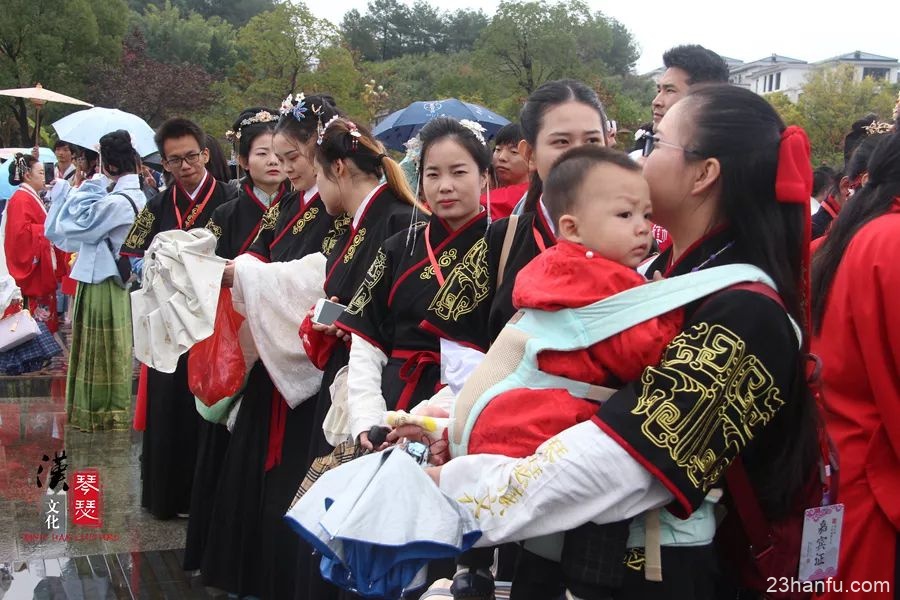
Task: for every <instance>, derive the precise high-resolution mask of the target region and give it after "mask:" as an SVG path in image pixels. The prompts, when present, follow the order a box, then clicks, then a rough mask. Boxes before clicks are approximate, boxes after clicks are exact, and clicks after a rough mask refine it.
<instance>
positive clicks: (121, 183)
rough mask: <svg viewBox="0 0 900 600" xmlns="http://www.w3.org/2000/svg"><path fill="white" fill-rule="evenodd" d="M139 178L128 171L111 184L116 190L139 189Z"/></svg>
mask: <svg viewBox="0 0 900 600" xmlns="http://www.w3.org/2000/svg"><path fill="white" fill-rule="evenodd" d="M140 187H141V180H140V179H139V178H138V176H137V175H136V174H135V173H128V174H127V175H122V176H121V177H119V180H118V181H116V185H114V186H113V191H114V192H118V191H119V190H135V189H140Z"/></svg>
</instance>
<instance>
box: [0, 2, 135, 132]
mask: <svg viewBox="0 0 900 600" xmlns="http://www.w3.org/2000/svg"><path fill="white" fill-rule="evenodd" d="M127 14H128V9H127V6H126V4H125V2H124V0H109V2H90V1H89V0H67V1H66V2H57V1H55V0H5V1H4V3H3V18H2V19H0V87H4V88H5V87H31V86H33V85H34V84H35V83H37V82H40V83H41V84H42V85H43V86H44V87H45V88H48V89H51V90H54V91H59V92H61V93H65V94H67V95H70V96H75V97H78V96H79V95H80V94H83V92H84V90H85V80H86V76H87V74H88V73H89V71H90V69H91V66H92V65H93V64H101V63H103V62H108V61H115V60H116V59H117V58H118V55H119V53H120V51H121V40H122V36H123V35H124V33H125V29H126V25H127V23H126V19H127ZM0 110H2V111H3V112H4V113H5V115H11V116H12V117H13V118H14V120H15V123H16V129H17V131H16V133H17V135H16V138H17V139H16V140H15V141H16V142H24V141H25V140H28V139H30V132H29V127H28V112H29V110H30V107H29V106H28V105H27V103H26V102H24V101H21V100H15V99H4V100H2V101H0ZM72 110H73V108H72V107H71V106H68V107H67V106H65V105H60V104H48V105H47V107H46V109H45V110H44V111H43V114H44V117H43V120H44V122H49V120H51V119H55V118H58V117H60V116H62V115H63V114H65V113H67V112H71V111H72ZM32 112H33V111H32ZM10 141H12V140H10Z"/></svg>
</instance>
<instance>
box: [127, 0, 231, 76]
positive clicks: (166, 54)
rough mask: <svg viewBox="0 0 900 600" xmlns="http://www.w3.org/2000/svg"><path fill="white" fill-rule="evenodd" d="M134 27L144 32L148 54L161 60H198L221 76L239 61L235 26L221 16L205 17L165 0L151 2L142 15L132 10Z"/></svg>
mask: <svg viewBox="0 0 900 600" xmlns="http://www.w3.org/2000/svg"><path fill="white" fill-rule="evenodd" d="M132 26H133V27H136V28H138V29H139V30H140V31H141V33H142V34H143V37H144V39H145V40H146V43H147V53H148V55H149V56H150V57H151V58H153V59H155V60H158V61H160V62H164V63H170V64H181V63H196V64H199V65H201V66H202V67H203V68H204V69H205V70H206V71H207V72H209V73H213V74H219V75H222V74H224V73H225V71H226V70H227V69H228V68H229V67H231V66H232V65H234V63H235V62H237V51H236V49H235V43H234V37H235V30H234V27H232V26H231V25H230V24H229V23H227V22H225V21H223V20H222V19H221V18H219V17H210V18H209V19H204V18H203V17H202V16H200V15H199V14H198V13H195V12H191V13H187V12H186V11H184V10H182V9H180V8H178V6H175V5H173V4H172V3H171V2H170V1H169V0H166V3H165V5H163V6H162V7H157V6H155V5H152V4H151V5H149V6H147V8H146V9H145V10H144V12H143V13H142V14H139V13H132Z"/></svg>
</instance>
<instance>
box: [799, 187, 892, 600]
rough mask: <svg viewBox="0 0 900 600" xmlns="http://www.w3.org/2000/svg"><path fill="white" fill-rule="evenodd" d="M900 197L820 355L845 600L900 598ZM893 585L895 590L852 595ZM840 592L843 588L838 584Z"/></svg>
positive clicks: (863, 242)
mask: <svg viewBox="0 0 900 600" xmlns="http://www.w3.org/2000/svg"><path fill="white" fill-rule="evenodd" d="M898 261H900V197H898V198H896V199H895V200H894V204H893V206H892V208H891V209H890V211H889V212H888V214H885V215H883V216H881V217H878V218H877V219H874V220H873V221H871V222H870V223H868V224H866V225H865V226H864V227H863V228H862V229H860V230H859V232H857V234H856V235H855V236H854V237H853V240H852V241H851V242H850V244H849V245H848V246H847V249H846V251H845V252H844V256H843V259H842V260H841V264H840V266H839V267H838V270H837V273H836V274H835V278H834V282H833V283H832V287H831V291H830V293H829V296H828V303H827V304H826V307H825V315H824V319H823V324H822V330H821V332H820V333H819V335H817V336H816V337H815V338H814V339H813V342H812V350H813V352H814V353H816V354H818V355H819V356H820V357H821V359H822V362H823V367H824V369H823V373H822V378H823V383H824V403H825V411H824V414H825V419H826V424H827V426H828V432H829V433H830V434H831V437H832V439H833V440H834V443H835V444H836V445H837V450H838V453H839V456H840V466H841V472H840V491H839V494H840V497H839V500H840V502H842V503H843V504H844V505H845V516H844V529H843V532H842V535H841V553H840V562H839V566H838V575H839V579H840V580H841V581H842V582H843V589H844V592H843V593H842V594H837V593H831V594H826V595H825V596H823V597H824V598H835V599H836V598H841V599H842V600H848V599H854V598H866V599H877V598H883V599H887V598H894V597H895V596H894V595H893V593H894V592H893V590H894V588H895V586H897V585H898V584H900V580H898V574H897V572H896V571H897V565H898V557H897V547H898V541H900V537H898V532H900V304H898V302H897V290H898V289H900V269H898V268H897V263H898ZM853 581H860V582H862V581H870V582H874V581H889V582H891V583H890V589H891V592H887V591H882V592H880V593H871V592H870V593H863V592H855V593H853V592H851V588H850V585H851V582H853ZM832 589H833V588H832Z"/></svg>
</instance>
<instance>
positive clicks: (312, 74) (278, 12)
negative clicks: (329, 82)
mask: <svg viewBox="0 0 900 600" xmlns="http://www.w3.org/2000/svg"><path fill="white" fill-rule="evenodd" d="M338 40H339V36H338V34H337V32H336V30H335V28H334V26H332V25H331V23H329V22H328V21H324V20H320V19H317V18H315V17H314V16H313V15H312V14H311V13H310V12H309V10H308V9H307V8H306V6H304V5H302V4H292V3H288V2H283V3H280V4H278V5H277V6H276V7H275V8H274V9H273V10H270V11H268V12H264V13H262V14H259V15H256V16H255V17H253V18H252V19H250V21H249V22H248V23H247V24H246V25H245V26H244V27H242V28H241V29H240V30H238V33H237V41H236V50H237V53H238V56H239V57H240V59H239V60H238V62H237V63H236V64H235V65H233V67H232V68H231V69H229V73H228V76H227V77H226V78H225V79H224V80H222V81H218V82H216V83H215V84H213V85H212V88H211V94H212V95H213V97H214V98H215V99H216V100H215V102H213V103H211V104H210V105H208V106H206V107H205V108H204V110H202V111H199V112H198V113H196V114H195V115H193V116H194V118H196V119H197V120H198V121H199V122H200V123H201V124H202V125H203V127H204V128H205V129H206V130H207V131H210V132H213V133H215V134H217V135H218V134H221V133H224V132H225V131H226V130H227V129H230V128H231V126H232V123H233V122H234V119H235V118H236V117H237V115H238V114H240V112H241V111H242V110H244V109H245V108H247V107H250V106H265V107H268V108H270V109H272V110H275V109H277V108H278V107H279V105H280V104H281V100H282V99H284V97H285V96H287V95H288V94H292V93H295V92H300V91H303V92H311V91H314V90H313V89H312V88H315V87H316V79H317V77H320V75H323V74H324V72H323V73H320V72H319V71H318V68H319V67H321V68H322V69H326V72H327V70H328V69H330V68H332V67H329V65H335V66H334V67H333V68H335V69H336V70H337V71H338V72H340V71H341V69H343V68H345V67H346V63H345V62H344V58H345V57H342V58H341V60H338V59H337V57H336V55H329V54H328V53H327V52H326V50H327V49H329V48H331V47H333V46H335V45H336V44H337V41H338ZM323 62H324V64H323ZM351 62H352V61H351ZM315 91H318V90H315ZM325 91H328V90H325ZM342 100H343V98H340V97H339V98H338V101H339V102H340V101H342Z"/></svg>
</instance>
